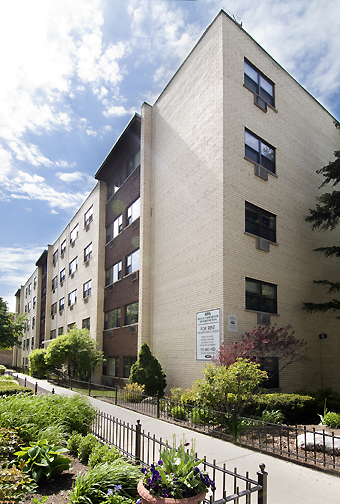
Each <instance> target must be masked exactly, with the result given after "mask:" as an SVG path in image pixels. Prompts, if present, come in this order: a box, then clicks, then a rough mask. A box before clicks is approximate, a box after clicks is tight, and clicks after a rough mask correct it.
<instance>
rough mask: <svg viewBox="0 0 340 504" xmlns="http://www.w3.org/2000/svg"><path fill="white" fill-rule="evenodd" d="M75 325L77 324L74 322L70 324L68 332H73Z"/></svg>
mask: <svg viewBox="0 0 340 504" xmlns="http://www.w3.org/2000/svg"><path fill="white" fill-rule="evenodd" d="M75 325H76V323H75V322H72V324H68V326H67V332H70V331H72V329H73V328H74V326H75Z"/></svg>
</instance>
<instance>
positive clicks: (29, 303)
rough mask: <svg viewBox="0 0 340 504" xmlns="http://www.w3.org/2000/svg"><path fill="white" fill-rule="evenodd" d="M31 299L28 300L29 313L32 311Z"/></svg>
mask: <svg viewBox="0 0 340 504" xmlns="http://www.w3.org/2000/svg"><path fill="white" fill-rule="evenodd" d="M31 304H32V303H31V301H28V305H27V311H28V313H29V312H30V311H31Z"/></svg>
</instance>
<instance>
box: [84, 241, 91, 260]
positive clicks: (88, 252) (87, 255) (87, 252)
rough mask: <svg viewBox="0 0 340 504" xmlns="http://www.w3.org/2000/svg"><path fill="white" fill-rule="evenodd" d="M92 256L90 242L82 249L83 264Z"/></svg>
mask: <svg viewBox="0 0 340 504" xmlns="http://www.w3.org/2000/svg"><path fill="white" fill-rule="evenodd" d="M91 256H92V242H91V243H89V245H88V246H87V247H86V248H84V262H86V261H88V260H89V259H90V258H91Z"/></svg>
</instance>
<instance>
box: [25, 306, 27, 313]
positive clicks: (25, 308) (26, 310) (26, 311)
mask: <svg viewBox="0 0 340 504" xmlns="http://www.w3.org/2000/svg"><path fill="white" fill-rule="evenodd" d="M25 313H27V305H25Z"/></svg>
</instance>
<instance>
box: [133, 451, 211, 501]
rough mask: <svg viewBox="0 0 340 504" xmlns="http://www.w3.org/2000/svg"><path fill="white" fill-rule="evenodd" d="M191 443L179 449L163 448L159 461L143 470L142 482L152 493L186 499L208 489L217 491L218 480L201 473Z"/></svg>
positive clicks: (198, 461) (200, 461) (199, 461)
mask: <svg viewBox="0 0 340 504" xmlns="http://www.w3.org/2000/svg"><path fill="white" fill-rule="evenodd" d="M189 444H190V443H181V444H180V445H179V447H178V448H177V449H176V447H175V446H173V447H171V448H170V447H166V448H164V449H163V450H161V451H160V454H159V455H160V460H159V461H158V462H157V463H153V464H151V466H150V468H149V469H147V468H143V469H141V471H142V473H143V474H144V477H143V485H144V487H145V488H146V489H147V490H148V491H149V492H150V493H152V494H154V495H159V496H161V497H171V498H174V499H183V498H186V497H192V496H195V495H198V494H199V493H201V492H207V490H208V489H209V488H211V489H212V491H214V490H215V483H214V482H213V481H212V480H211V479H210V478H209V475H208V473H206V472H202V471H201V470H200V469H199V468H198V465H199V464H201V463H202V462H203V459H202V460H198V459H197V457H196V454H195V451H194V448H193V447H191V449H190V451H187V446H189Z"/></svg>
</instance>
